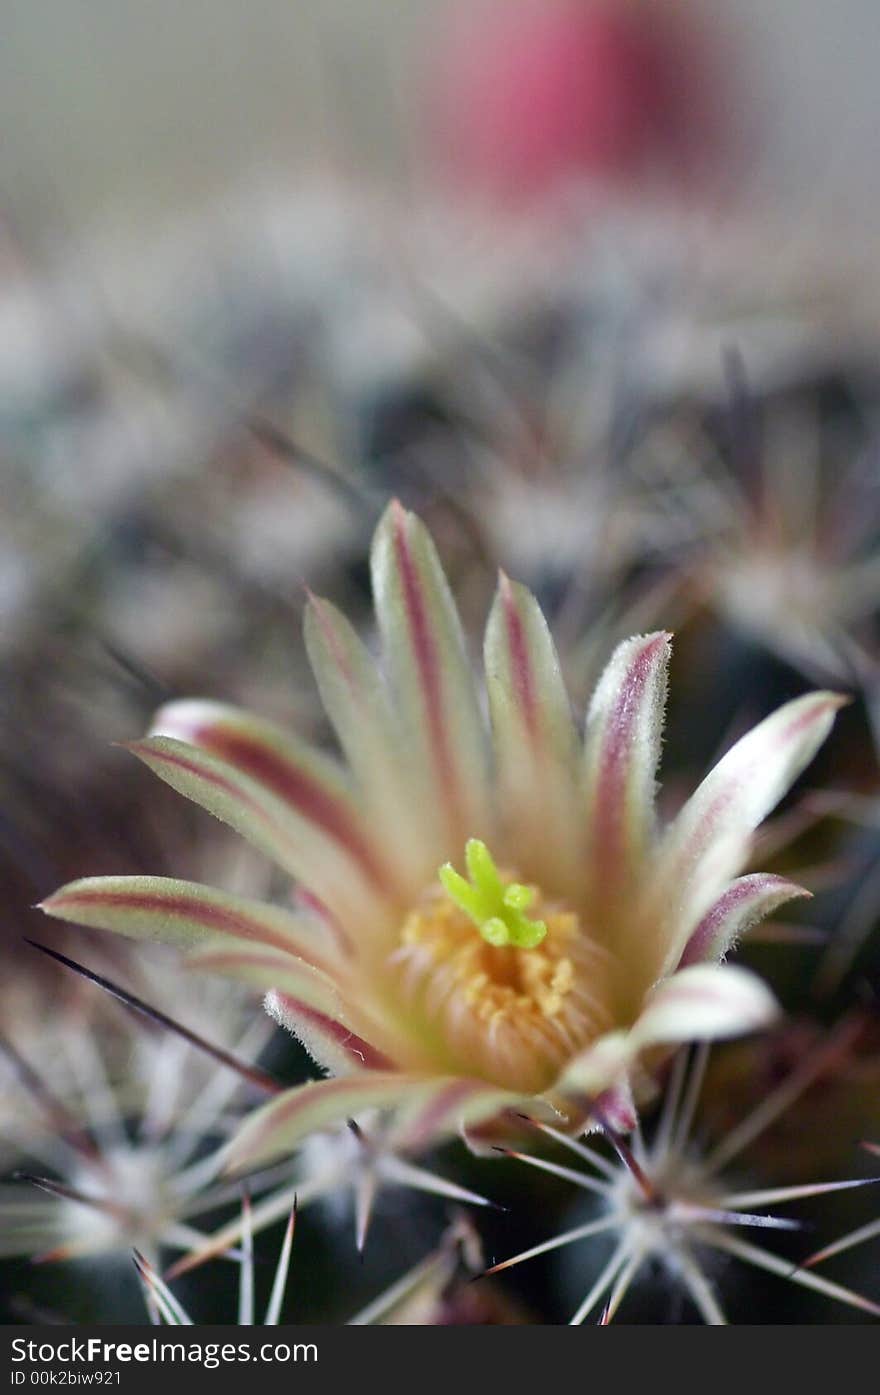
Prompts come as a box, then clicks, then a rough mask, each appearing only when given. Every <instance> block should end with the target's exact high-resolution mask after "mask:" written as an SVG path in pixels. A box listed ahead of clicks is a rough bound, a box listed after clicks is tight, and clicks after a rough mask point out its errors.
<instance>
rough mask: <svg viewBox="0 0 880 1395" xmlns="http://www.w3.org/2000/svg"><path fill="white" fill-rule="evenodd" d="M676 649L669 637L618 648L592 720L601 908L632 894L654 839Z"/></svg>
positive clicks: (590, 795) (588, 760)
mask: <svg viewBox="0 0 880 1395" xmlns="http://www.w3.org/2000/svg"><path fill="white" fill-rule="evenodd" d="M670 642H671V636H669V635H668V634H665V633H663V632H662V631H661V632H658V633H656V634H650V635H640V636H638V637H636V638H634V639H628V640H624V642H623V643H622V644H620V645H618V647H617V649H616V650H615V652H614V654H613V655H612V657H611V661H610V663H609V664H608V666H607V668H606V669H605V672H604V673H603V674H602V677H601V678H600V680H599V683H598V686H597V688H596V692H595V694H594V696H593V700H592V702H591V704H590V709H589V712H588V713H587V726H586V734H585V750H584V780H585V790H586V800H587V838H588V849H589V860H588V867H589V877H590V884H591V886H592V887H593V888H594V894H595V896H596V897H597V898H598V900H599V902H600V903H601V902H603V901H605V902H607V901H608V900H610V899H613V898H614V897H615V895H616V894H617V893H618V892H619V890H620V889H621V887H624V886H628V887H629V889H630V891H631V878H632V877H633V875H634V873H635V871H636V869H637V868H638V866H639V863H640V860H641V858H642V856H643V854H644V850H645V848H646V846H647V844H648V843H649V840H650V839H651V837H652V836H653V831H654V790H655V779H656V773H657V763H658V761H659V759H660V741H661V737H662V733H663V715H664V707H665V701H666V669H667V665H668V662H669V647H670Z"/></svg>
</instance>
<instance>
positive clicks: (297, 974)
mask: <svg viewBox="0 0 880 1395" xmlns="http://www.w3.org/2000/svg"><path fill="white" fill-rule="evenodd" d="M186 967H187V968H188V969H192V970H194V971H195V972H197V973H208V974H221V975H222V976H223V977H224V978H232V979H235V980H236V981H237V982H239V983H248V984H252V985H253V986H254V987H255V988H259V989H260V990H261V992H263V993H266V992H267V991H269V990H271V989H275V990H276V991H279V992H282V993H285V994H289V995H292V996H293V997H295V998H297V999H299V1001H300V1002H302V1003H303V1004H305V1005H306V1006H307V1007H309V1008H312V1009H313V1010H314V1011H316V1012H320V1013H322V1014H323V1015H324V1016H325V1017H333V1018H334V1019H335V1020H337V1021H338V1022H339V1023H340V1024H341V1025H342V1026H344V1027H346V1028H348V1027H349V1026H350V1025H351V1023H350V1015H349V1013H348V1011H347V1008H346V1006H345V1004H344V1003H343V999H342V998H341V997H340V992H339V988H338V986H337V984H336V983H335V982H334V980H333V979H332V978H330V977H329V976H328V975H327V974H324V973H321V971H320V970H318V969H313V968H312V966H311V965H310V964H305V963H303V961H302V960H301V959H294V958H293V957H292V956H291V955H289V954H283V953H282V952H281V951H280V950H277V949H267V948H264V947H262V946H259V945H236V944H232V945H222V946H218V945H210V946H206V947H204V948H202V949H194V950H191V951H190V953H189V954H188V955H187V958H186Z"/></svg>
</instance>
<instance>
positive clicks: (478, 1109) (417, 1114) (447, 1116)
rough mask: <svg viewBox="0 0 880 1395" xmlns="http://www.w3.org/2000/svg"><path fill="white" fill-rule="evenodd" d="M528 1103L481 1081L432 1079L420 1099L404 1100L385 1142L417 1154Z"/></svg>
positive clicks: (524, 1099)
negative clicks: (405, 1102) (443, 1139)
mask: <svg viewBox="0 0 880 1395" xmlns="http://www.w3.org/2000/svg"><path fill="white" fill-rule="evenodd" d="M528 1102H529V1101H528V1100H527V1098H526V1097H525V1096H523V1095H517V1094H514V1093H513V1092H512V1091H511V1090H505V1089H502V1088H500V1087H499V1086H497V1085H490V1084H488V1083H487V1082H486V1081H485V1080H468V1079H466V1078H462V1079H460V1080H458V1079H452V1080H450V1079H448V1078H447V1079H440V1080H432V1081H431V1082H430V1084H428V1085H427V1086H426V1087H425V1089H424V1093H423V1094H422V1096H421V1097H420V1098H418V1097H417V1098H416V1099H414V1100H410V1101H407V1104H406V1106H405V1107H404V1108H403V1109H402V1110H401V1111H400V1117H399V1118H398V1120H397V1121H396V1123H395V1127H394V1129H393V1131H392V1133H391V1135H390V1136H389V1142H390V1143H392V1145H393V1147H394V1148H399V1149H401V1150H404V1151H406V1150H416V1151H418V1150H420V1149H422V1148H426V1147H427V1146H428V1145H429V1144H431V1143H435V1142H436V1141H437V1140H438V1139H440V1138H448V1137H452V1136H453V1135H454V1134H456V1133H459V1132H460V1131H461V1130H462V1129H466V1128H468V1127H472V1126H475V1125H477V1124H481V1123H482V1122H483V1121H484V1120H486V1119H490V1118H492V1117H494V1115H496V1114H498V1113H500V1111H501V1110H503V1109H522V1108H523V1107H524V1106H525V1105H526V1104H527V1103H528Z"/></svg>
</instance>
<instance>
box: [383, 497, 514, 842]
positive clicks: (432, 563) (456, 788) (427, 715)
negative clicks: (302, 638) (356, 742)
mask: <svg viewBox="0 0 880 1395" xmlns="http://www.w3.org/2000/svg"><path fill="white" fill-rule="evenodd" d="M372 570H373V593H374V598H375V606H376V616H377V619H378V622H379V629H380V631H381V635H382V643H383V649H384V653H385V658H386V661H387V664H388V668H389V675H390V678H391V685H392V689H393V693H394V697H395V702H396V705H397V709H398V711H399V714H400V717H399V722H400V728H401V731H400V738H399V739H400V741H401V742H405V743H406V746H407V751H408V754H410V753H411V756H412V760H413V770H414V774H415V775H416V777H417V780H418V792H419V797H420V799H421V800H422V801H424V802H423V803H422V804H421V805H420V813H421V816H422V817H423V818H425V819H426V820H430V819H431V818H432V814H433V813H434V811H435V810H436V814H437V820H438V822H437V837H438V839H439V840H440V841H439V852H440V855H439V856H438V861H443V860H444V857H453V856H455V855H456V854H457V853H458V852H459V851H460V849H461V848H462V847H463V845H464V842H465V840H466V839H467V838H470V837H484V836H486V834H487V833H488V832H489V829H488V821H489V796H488V774H487V750H486V739H485V731H484V727H483V722H482V718H481V715H480V709H479V705H478V703H477V697H476V691H475V688H474V681H473V674H472V671H471V666H470V663H469V661H468V656H467V652H466V649H465V644H464V637H463V635H462V630H461V624H460V621H459V618H458V613H457V611H456V609H455V603H454V601H453V599H452V596H451V594H450V591H449V586H448V584H447V581H446V578H445V576H444V574H443V569H442V567H441V565H440V560H439V558H438V556H437V553H436V550H435V548H434V544H433V543H432V541H431V539H430V537H429V536H428V533H427V532H426V530H425V528H424V527H423V525H422V524H421V523H420V522H419V521H418V519H416V518H415V517H414V516H413V515H412V514H409V513H406V512H405V511H404V509H403V508H401V506H400V504H398V503H393V504H392V505H391V506H390V507H389V509H388V510H387V511H386V513H385V516H384V517H383V519H382V521H381V523H380V524H379V527H378V529H377V530H376V537H375V539H374V542H373V552H372Z"/></svg>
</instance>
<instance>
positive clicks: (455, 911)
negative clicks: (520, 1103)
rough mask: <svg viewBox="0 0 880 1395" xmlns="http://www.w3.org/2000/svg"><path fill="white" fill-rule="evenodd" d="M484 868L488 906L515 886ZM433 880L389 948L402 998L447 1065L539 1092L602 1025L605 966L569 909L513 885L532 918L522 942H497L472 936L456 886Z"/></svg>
mask: <svg viewBox="0 0 880 1395" xmlns="http://www.w3.org/2000/svg"><path fill="white" fill-rule="evenodd" d="M480 847H481V848H483V847H484V845H480ZM469 852H470V856H469V858H468V865H469V870H471V875H472V878H473V879H474V881H475V882H476V881H477V878H476V877H474V872H473V866H474V864H475V862H476V859H475V858H474V855H473V851H472V849H471V848H470V847H469ZM486 856H487V857H488V851H487V850H486ZM484 865H485V864H484ZM443 870H444V871H445V869H443ZM491 873H492V876H493V878H497V885H496V886H495V887H493V899H492V901H491V903H490V909H495V908H497V906H498V904H499V901H502V897H499V895H498V888H499V887H500V889H501V892H502V893H503V892H504V890H505V889H507V888H509V887H510V886H513V887H516V888H521V887H522V884H521V883H518V882H515V881H514V880H513V878H512V877H509V876H507V875H505V874H503V873H501V872H498V870H497V869H496V868H495V866H494V863H491ZM454 875H456V876H457V874H454ZM458 881H459V882H464V878H458ZM440 882H441V884H440V885H437V884H435V885H434V886H433V887H431V888H430V889H429V890H428V891H427V892H426V893H425V895H424V897H423V898H422V900H421V901H420V903H419V904H418V905H417V906H416V907H415V908H414V909H413V910H412V911H411V912H410V914H409V915H408V916H407V918H406V920H405V922H404V925H403V928H402V930H401V936H400V943H399V947H398V948H397V950H396V951H395V952H394V954H393V961H394V963H395V965H396V966H397V968H398V971H399V974H400V977H399V979H398V981H399V982H400V984H401V987H402V990H403V994H404V997H405V998H406V999H407V1000H408V1002H409V1003H410V1005H411V1007H412V1008H413V1010H414V1011H415V1012H416V1013H417V1015H418V1017H419V1018H421V1019H422V1021H423V1022H424V1024H425V1028H426V1030H428V1031H430V1032H431V1033H432V1034H433V1033H434V1032H435V1031H436V1030H437V1029H439V1031H440V1035H441V1037H442V1039H443V1040H444V1042H445V1043H446V1045H447V1046H448V1048H449V1050H450V1054H451V1060H450V1068H453V1067H454V1068H455V1069H458V1070H466V1071H468V1072H475V1073H479V1074H483V1075H486V1076H487V1077H488V1078H489V1079H493V1080H495V1081H497V1082H498V1083H499V1084H503V1085H507V1086H510V1087H512V1088H522V1089H541V1088H544V1087H545V1086H546V1085H547V1084H549V1083H550V1081H551V1080H552V1079H553V1078H554V1076H555V1075H556V1074H557V1072H558V1070H559V1068H560V1066H561V1065H562V1064H563V1063H564V1061H565V1060H566V1059H568V1058H569V1057H570V1056H571V1054H572V1053H573V1052H574V1051H576V1050H577V1049H579V1048H580V1047H581V1046H583V1045H586V1044H587V1043H588V1042H589V1041H591V1040H592V1039H593V1038H594V1036H596V1035H597V1033H598V1031H599V1030H600V1029H601V1028H603V1027H604V1026H605V1025H607V1022H608V1020H609V1014H608V1009H607V1004H608V994H607V991H606V977H607V972H606V970H607V966H606V964H605V961H604V958H603V956H602V954H601V952H600V951H599V950H598V948H597V947H596V946H595V944H593V942H592V941H591V940H590V939H589V938H588V937H587V936H586V935H585V933H584V931H583V927H582V926H581V922H580V919H579V917H578V916H577V914H576V913H575V912H574V911H572V910H570V909H568V908H567V907H564V906H562V905H559V904H558V903H553V902H544V900H543V898H542V896H541V893H540V891H539V889H538V888H537V887H522V889H523V890H525V891H527V893H528V903H529V904H535V905H536V907H537V909H539V910H540V912H541V917H542V918H541V920H540V921H537V922H531V921H529V922H527V925H528V927H529V928H528V929H527V931H526V932H525V934H524V936H523V938H524V939H525V941H526V943H525V944H517V943H516V942H515V940H514V936H513V935H511V936H510V938H509V939H508V940H507V941H506V942H504V941H502V940H501V938H500V935H499V937H498V938H497V939H496V938H493V939H489V938H488V937H486V936H485V935H476V934H474V923H475V920H476V916H475V915H474V912H473V907H470V908H465V907H464V906H463V905H462V904H461V898H460V896H459V895H458V894H457V893H458V891H459V890H460V888H459V887H458V885H457V883H455V882H453V885H452V887H451V888H450V887H449V886H448V879H447V877H446V876H444V875H443V874H442V873H441V877H440ZM464 885H465V887H467V886H468V884H467V883H466V882H465V883H464ZM483 894H485V891H483ZM487 899H488V898H487ZM517 899H520V898H517ZM506 904H507V906H508V909H510V906H509V903H506ZM512 909H514V910H518V909H519V908H518V907H513V908H512ZM493 918H496V917H494V916H493V915H491V914H490V915H489V916H488V919H493ZM497 918H498V919H502V917H501V916H500V915H499V916H498V917H497ZM511 919H513V917H511ZM505 923H506V922H505ZM536 925H537V926H540V936H539V938H538V939H537V941H536V937H535V934H534V927H535V926H536ZM514 926H515V927H516V921H515V920H514Z"/></svg>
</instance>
